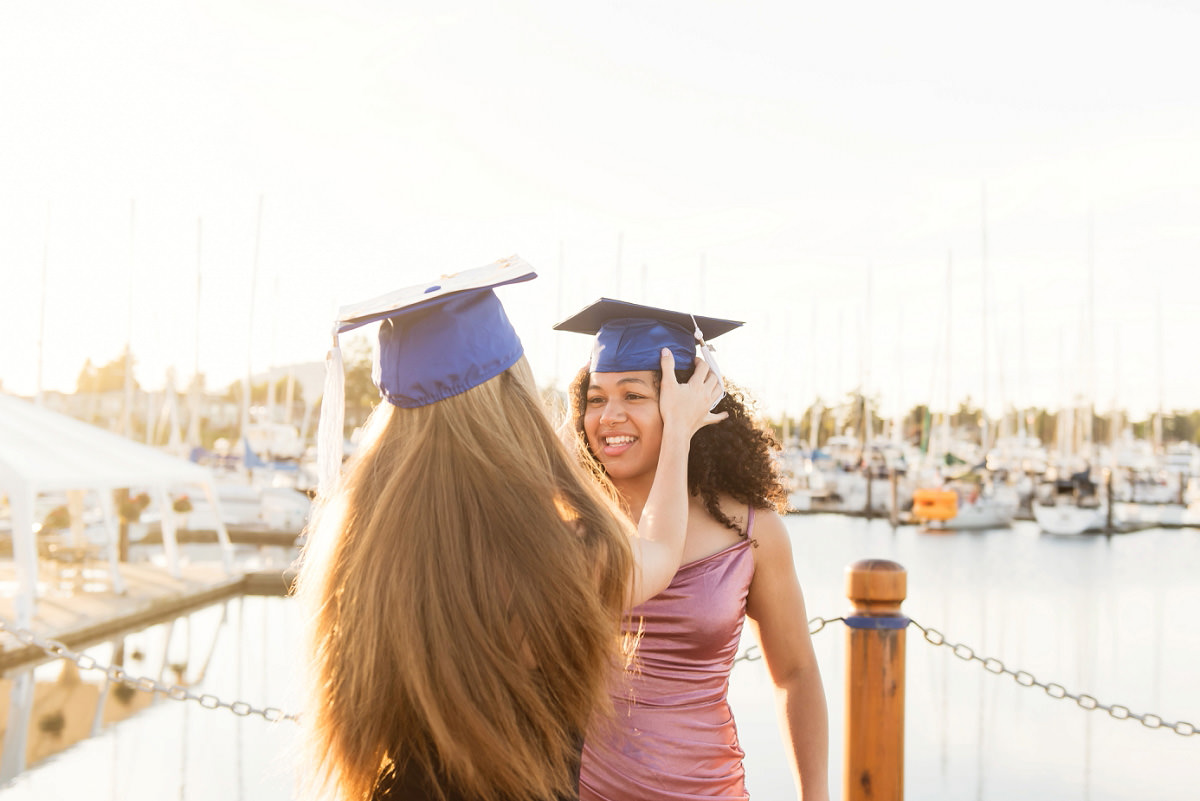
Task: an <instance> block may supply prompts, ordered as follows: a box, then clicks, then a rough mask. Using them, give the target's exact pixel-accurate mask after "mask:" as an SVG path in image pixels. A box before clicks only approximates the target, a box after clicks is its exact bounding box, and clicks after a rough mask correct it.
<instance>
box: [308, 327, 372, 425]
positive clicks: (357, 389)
mask: <svg viewBox="0 0 1200 801" xmlns="http://www.w3.org/2000/svg"><path fill="white" fill-rule="evenodd" d="M341 349H342V369H343V371H344V372H345V375H346V382H345V384H344V390H343V392H344V393H345V399H346V412H345V418H344V423H345V428H347V429H354V428H357V427H358V426H361V425H362V424H363V423H364V422H366V419H367V416H368V415H369V414H370V413H371V410H373V409H374V408H375V406H376V404H378V403H379V389H378V387H376V386H375V382H374V381H373V380H372V379H371V373H372V371H373V369H374V359H373V356H372V349H371V342H370V340H368V339H367V338H366V337H365V336H356V337H352V338H350V339H348V340H343V341H342V343H341ZM324 400H325V399H324V398H321V399H320V400H318V401H317V404H316V409H317V411H318V412H319V411H320V408H321V404H322V402H323V401H324Z"/></svg>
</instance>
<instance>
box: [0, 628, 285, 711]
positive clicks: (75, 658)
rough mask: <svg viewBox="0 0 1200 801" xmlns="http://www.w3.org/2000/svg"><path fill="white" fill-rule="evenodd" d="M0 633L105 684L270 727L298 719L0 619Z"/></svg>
mask: <svg viewBox="0 0 1200 801" xmlns="http://www.w3.org/2000/svg"><path fill="white" fill-rule="evenodd" d="M0 631H6V632H8V633H9V634H11V635H13V636H14V637H16V638H17V639H18V640H20V641H21V642H22V643H23V644H25V645H32V646H35V647H37V648H40V649H42V650H43V651H45V652H46V653H47V654H49V655H50V656H53V657H56V658H58V659H69V660H70V661H72V662H74V663H75V665H76V666H77V667H78V668H79V669H80V670H99V671H102V672H103V673H104V675H106V676H107V677H108V680H109V681H111V682H112V683H113V684H125V685H127V686H129V687H132V688H134V689H135V690H141V691H142V692H147V693H161V694H162V695H165V696H166V697H167V698H170V699H171V700H172V701H195V702H196V703H198V704H200V706H202V707H204V708H205V709H228V710H229V711H230V712H232V713H233V714H235V715H237V716H239V717H246V716H248V715H260V716H262V718H263V719H264V720H266V721H268V722H270V723H276V722H278V721H280V720H290V721H292V722H293V723H298V722H299V720H300V718H299V717H298V716H297V715H294V714H288V713H285V712H284V711H283V710H282V709H279V708H277V707H273V706H268V707H264V708H262V709H259V708H258V707H255V706H251V705H250V704H248V703H246V702H245V701H234V702H232V703H230V702H227V701H222V700H221V699H220V698H217V697H216V696H215V695H210V694H208V693H201V694H197V693H194V692H192V691H191V690H189V689H188V688H187V687H185V686H183V685H181V684H163V683H162V682H160V681H157V680H155V679H152V678H149V677H147V676H133V675H130V674H129V673H127V672H126V671H125V669H124V668H122V667H121V666H120V665H101V664H100V663H99V662H97V661H96V659H95V658H94V657H91V656H88V655H87V654H82V653H79V652H78V651H72V650H71V649H70V648H68V647H67V646H65V645H63V644H62V643H61V642H59V641H58V640H51V639H46V638H43V637H39V636H38V635H36V634H34V633H33V632H32V631H30V630H29V629H23V628H21V627H19V626H17V625H16V624H14V623H12V622H10V621H8V620H5V619H4V618H2V617H0Z"/></svg>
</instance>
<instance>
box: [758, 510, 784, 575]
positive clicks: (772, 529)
mask: <svg viewBox="0 0 1200 801" xmlns="http://www.w3.org/2000/svg"><path fill="white" fill-rule="evenodd" d="M750 537H751V538H752V539H753V540H754V541H755V542H756V543H757V545H756V549H757V550H758V552H759V555H760V557H765V558H768V559H774V558H776V557H779V556H784V555H786V556H787V559H788V561H787V564H789V565H790V564H791V561H792V558H791V554H792V541H791V538H790V536H789V535H788V530H787V526H786V525H785V524H784V522H783V518H782V517H780V516H779V513H778V512H775V511H774V510H771V509H755V510H754V530H753V531H751V532H750Z"/></svg>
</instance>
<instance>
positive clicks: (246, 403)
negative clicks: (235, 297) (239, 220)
mask: <svg viewBox="0 0 1200 801" xmlns="http://www.w3.org/2000/svg"><path fill="white" fill-rule="evenodd" d="M262 209H263V198H262V195H259V196H258V219H257V224H256V225H255V229H254V261H253V263H252V265H251V268H250V315H249V318H250V319H249V320H248V323H249V326H248V327H249V330H248V331H247V333H246V379H245V384H244V385H243V386H242V432H241V433H242V436H243V437H245V436H246V431H247V429H249V428H250V375H251V370H252V369H253V365H254V348H253V347H252V346H251V343H252V342H253V341H254V301H255V295H256V290H257V287H258V245H259V240H260V239H261V238H262Z"/></svg>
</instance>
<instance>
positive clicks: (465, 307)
mask: <svg viewBox="0 0 1200 801" xmlns="http://www.w3.org/2000/svg"><path fill="white" fill-rule="evenodd" d="M532 277H534V274H533V272H532V270H531V269H529V267H528V265H526V264H525V263H524V262H522V261H520V260H519V259H515V258H513V259H508V260H505V261H503V262H498V263H497V264H495V265H490V266H488V267H485V268H480V269H479V270H472V271H467V272H464V273H459V274H457V275H455V276H449V277H445V276H444V277H443V280H441V281H440V282H439V283H437V284H434V285H432V286H427V287H415V288H413V289H410V290H402V291H400V292H398V293H393V294H392V295H390V296H385V297H384V298H381V299H379V301H378V302H368V303H367V304H360V305H359V306H356V307H349V308H347V309H344V310H343V314H342V315H340V316H341V317H342V318H343V320H342V322H341V323H340V325H339V331H345V330H349V328H352V327H355V326H357V325H362V324H365V323H366V322H372V321H374V320H381V327H380V349H379V365H378V367H379V369H378V371H377V375H376V378H377V383H378V385H379V387H380V389H381V392H382V393H383V396H384V397H385V398H386V399H387V401H388V403H381V404H379V406H378V407H377V408H376V410H375V411H374V412H373V413H372V416H371V419H370V420H369V422H368V424H367V426H366V429H365V436H364V438H363V442H362V444H361V445H360V449H359V451H358V453H356V454H355V456H354V457H353V459H352V460H351V462H350V464H349V465H348V467H347V469H346V471H345V473H344V475H343V476H342V477H341V479H340V481H339V482H338V483H337V484H336V485H335V486H334V487H333V488H332V489H331V490H328V491H323V492H322V494H321V496H320V497H319V499H318V511H317V515H316V518H315V521H314V523H313V524H312V526H311V533H310V536H309V540H308V543H307V545H306V547H305V550H304V553H303V555H302V565H301V569H300V574H299V578H298V581H297V589H296V594H297V596H298V598H299V599H300V601H301V602H302V603H303V604H304V606H305V608H306V612H307V615H308V617H307V619H306V631H307V637H308V654H309V657H310V660H311V663H310V665H309V666H308V686H307V696H306V697H307V704H306V708H305V711H304V713H303V717H302V725H303V726H304V728H305V733H306V739H307V742H308V745H309V761H308V764H307V766H306V767H307V769H308V776H307V782H306V784H307V789H308V791H309V792H311V793H312V795H313V797H319V798H323V799H339V800H340V799H347V800H348V799H354V800H355V801H358V800H359V799H400V798H404V799H410V798H419V799H424V798H430V799H439V800H442V801H451V800H456V799H479V800H480V801H549V800H550V799H574V798H577V793H578V787H577V785H578V770H579V759H580V749H581V747H582V736H583V732H584V730H585V729H586V728H587V726H588V725H589V724H590V723H591V722H592V721H593V719H594V717H595V716H596V714H597V710H598V709H600V708H601V707H602V704H603V699H604V698H605V691H606V681H607V678H608V676H609V675H610V673H611V671H612V669H613V667H614V665H615V664H616V663H617V661H618V659H619V658H620V654H619V631H620V626H621V623H620V621H621V619H622V615H623V611H624V610H626V609H628V608H629V607H630V606H631V605H633V604H636V603H639V602H641V601H642V600H644V599H646V598H649V597H651V596H653V595H654V594H655V593H657V592H658V591H660V590H661V589H662V588H663V587H666V586H667V584H668V583H669V582H670V578H671V576H672V575H673V574H674V572H675V569H676V568H677V567H678V565H679V561H680V558H681V554H682V543H683V520H684V518H685V517H686V513H685V511H684V510H685V508H686V462H687V450H688V445H689V442H690V439H691V435H692V434H693V433H694V432H695V431H696V430H697V429H698V428H700V427H701V426H703V425H707V424H709V423H713V422H717V421H719V420H720V419H721V418H722V415H714V414H711V413H710V412H709V409H710V407H711V405H712V403H713V401H715V399H716V397H717V396H718V395H719V394H720V389H719V381H718V380H717V378H716V377H715V376H713V375H712V374H710V373H708V372H707V371H706V370H697V373H696V376H695V377H694V378H693V379H692V380H691V381H689V382H687V383H685V384H682V385H679V384H675V383H674V382H669V385H668V386H665V387H664V390H665V391H664V399H665V400H664V416H665V418H666V423H665V430H664V448H663V454H662V459H661V461H660V464H659V469H660V472H661V473H662V480H661V481H660V482H658V483H657V484H656V486H655V488H654V490H653V491H652V497H651V498H650V499H649V501H648V505H647V511H648V512H649V519H645V520H643V522H642V524H640V525H639V526H638V527H637V529H636V530H634V529H633V527H632V526H630V525H629V523H628V521H627V520H626V519H625V518H624V517H623V516H621V515H620V513H619V511H618V510H617V509H615V507H614V506H613V504H612V502H611V501H610V500H609V499H608V498H607V497H606V496H605V495H604V494H602V493H601V492H599V491H597V488H596V487H595V486H594V484H593V482H591V481H590V480H589V479H588V478H587V476H586V475H585V474H583V473H582V471H581V470H580V469H579V467H578V465H577V464H576V462H575V460H574V459H573V457H572V456H571V455H570V454H568V453H567V451H566V450H565V448H564V447H563V445H562V443H561V441H560V440H559V439H558V437H557V435H556V433H555V432H554V430H553V428H552V426H551V424H550V422H549V420H548V418H547V416H546V413H545V410H544V408H543V405H542V402H541V400H540V398H539V396H538V393H537V391H536V388H535V385H534V382H533V378H532V375H531V373H530V371H529V367H528V364H527V363H526V361H525V359H524V356H523V351H522V348H521V344H520V340H519V339H518V338H517V336H516V334H515V332H514V331H513V329H512V326H511V324H510V323H509V321H508V319H507V317H506V316H505V314H504V310H503V307H502V306H501V304H500V302H499V299H498V298H497V297H496V295H495V293H494V292H493V291H492V288H493V287H495V286H499V285H502V284H506V283H514V282H517V281H524V280H528V279H530V278H532ZM662 358H663V363H664V365H666V364H672V363H673V362H672V357H671V356H670V355H669V354H665V355H664V356H663V357H662Z"/></svg>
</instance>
